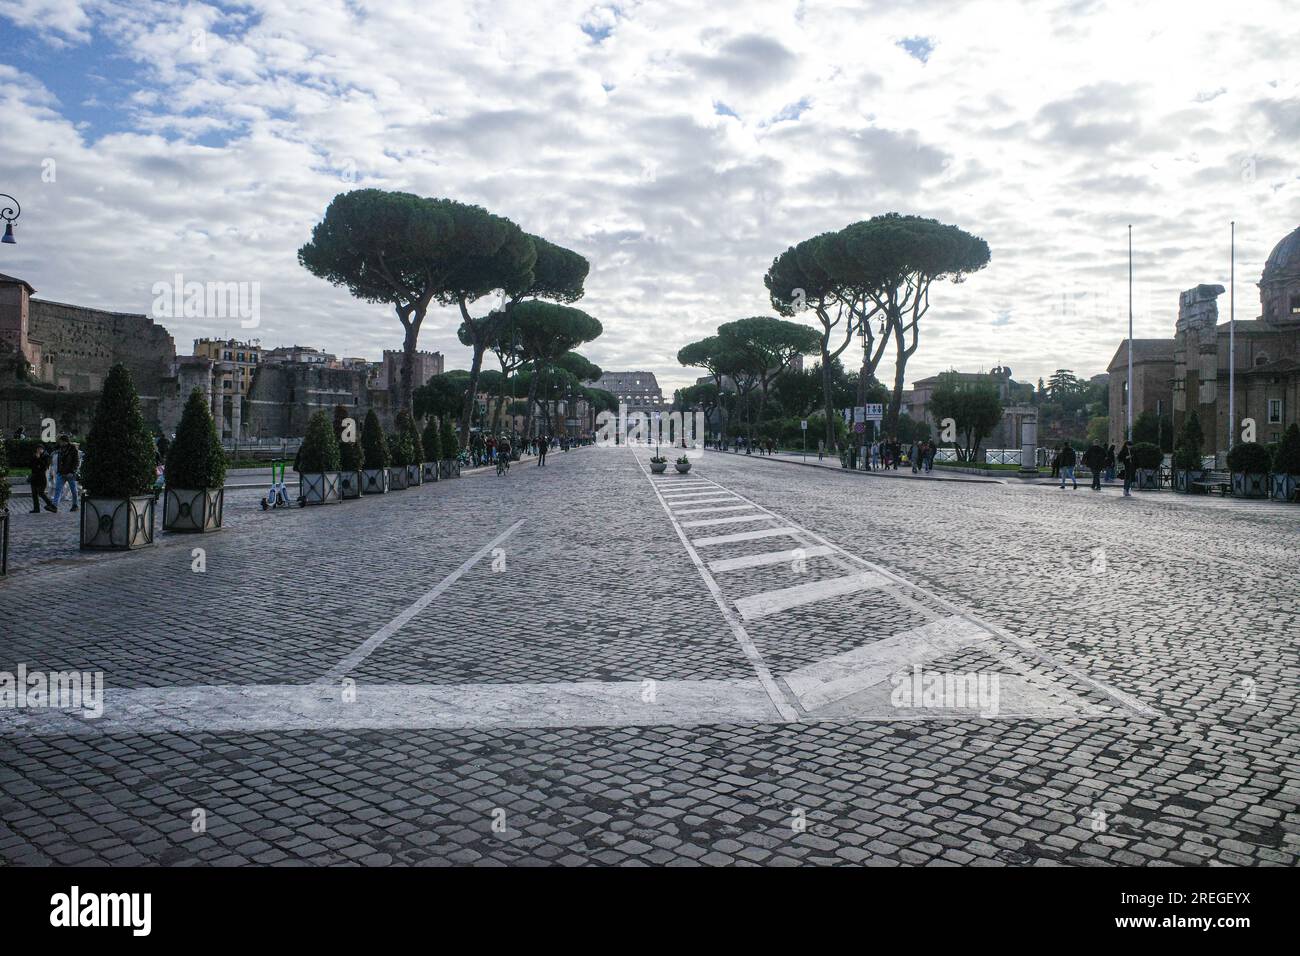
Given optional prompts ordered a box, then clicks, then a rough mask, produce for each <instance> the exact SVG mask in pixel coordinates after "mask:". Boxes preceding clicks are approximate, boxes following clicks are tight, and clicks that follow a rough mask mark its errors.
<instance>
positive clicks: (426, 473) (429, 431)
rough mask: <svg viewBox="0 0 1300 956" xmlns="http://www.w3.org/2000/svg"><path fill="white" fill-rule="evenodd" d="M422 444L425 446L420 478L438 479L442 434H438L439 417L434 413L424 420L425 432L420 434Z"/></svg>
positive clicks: (424, 479)
mask: <svg viewBox="0 0 1300 956" xmlns="http://www.w3.org/2000/svg"><path fill="white" fill-rule="evenodd" d="M420 445H421V446H422V447H423V448H424V460H423V461H422V462H420V478H421V479H422V480H423V481H437V480H438V459H440V458H441V457H442V454H441V451H440V449H441V448H442V436H440V435H439V434H438V419H437V418H435V417H434V416H433V415H430V416H428V417H427V418H426V419H425V420H424V434H423V435H421V436H420Z"/></svg>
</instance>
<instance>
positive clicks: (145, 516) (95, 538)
mask: <svg viewBox="0 0 1300 956" xmlns="http://www.w3.org/2000/svg"><path fill="white" fill-rule="evenodd" d="M156 505H157V502H156V501H155V500H154V496H153V495H135V496H134V497H131V498H91V497H90V496H88V495H83V496H82V498H81V546H82V547H83V548H87V549H92V548H93V549H96V550H110V551H129V550H132V549H134V548H144V547H148V546H149V545H151V544H153V522H154V510H155V506H156Z"/></svg>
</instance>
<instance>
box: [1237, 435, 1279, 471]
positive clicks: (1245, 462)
mask: <svg viewBox="0 0 1300 956" xmlns="http://www.w3.org/2000/svg"><path fill="white" fill-rule="evenodd" d="M1271 464H1272V462H1271V461H1269V454H1268V451H1267V450H1266V449H1265V448H1264V446H1263V445H1261V444H1259V442H1253V441H1244V442H1241V443H1240V444H1236V445H1233V446H1232V449H1231V450H1230V451H1229V452H1228V470H1229V471H1231V472H1233V473H1235V474H1249V475H1261V474H1265V473H1267V472H1268V469H1269V466H1270V465H1271Z"/></svg>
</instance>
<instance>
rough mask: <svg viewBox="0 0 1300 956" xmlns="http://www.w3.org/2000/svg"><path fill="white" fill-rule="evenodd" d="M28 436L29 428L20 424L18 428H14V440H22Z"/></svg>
mask: <svg viewBox="0 0 1300 956" xmlns="http://www.w3.org/2000/svg"><path fill="white" fill-rule="evenodd" d="M26 437H27V429H25V428H23V426H22V425H19V426H18V427H17V428H15V429H14V441H22V440H23V439H24V438H26Z"/></svg>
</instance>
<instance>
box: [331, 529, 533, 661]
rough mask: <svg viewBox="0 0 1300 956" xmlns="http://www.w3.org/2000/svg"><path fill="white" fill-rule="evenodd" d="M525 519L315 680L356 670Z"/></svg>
mask: <svg viewBox="0 0 1300 956" xmlns="http://www.w3.org/2000/svg"><path fill="white" fill-rule="evenodd" d="M524 521H525V519H523V518H520V519H519V520H518V521H516V522H515V523H514V524H512V525H511V526H510V527H509V528H506V530H505V531H502V532H501V533H500V534H499V535H497V536H496V537H495V538H493V539H492V540H491V541H489V542H488V543H487V544H485V545H483V547H481V548H479V549H478V550H477V551H475V552H474V553H473V554H472V555H470V557H469V558H468V559H467V560H466V561H465V563H464V564H462V565H461V566H460V567H458V568H457V569H456V570H455V571H453V572H451V574H449V575H447V576H446V577H445V578H443V579H442V580H441V581H439V582H438V583H437V584H436V585H434V587H433V588H431V589H430V590H428V591H426V592H425V593H424V594H422V595H421V596H420V597H419V599H418V600H416V602H415V603H414V604H412V605H411V606H410V607H408V608H407V609H406V610H404V611H402V612H401V613H400V614H398V615H397V617H395V618H393V619H392V620H391V621H389V622H388V623H387V624H385V625H384V626H383V627H381V628H380V629H379V630H377V631H375V633H373V634H371V635H370V636H369V637H368V638H366V639H365V640H364V641H363V642H362V643H361V644H360V646H358V647H357V648H356V650H354V651H353V652H352V653H351V654H349V655H348V656H347V657H345V658H343V660H341V661H339V662H338V663H337V664H335V665H334V666H333V667H331V668H330V669H329V670H328V671H326V672H325V673H324V674H322V675H321V676H320V677H319V678H317V680H316V683H317V684H332V683H335V682H336V681H338V680H341V679H342V678H343V677H345V676H346V675H347V674H348V673H350V672H351V671H354V670H356V668H357V667H358V666H359V665H360V664H361V662H362V661H364V660H365V659H366V658H367V657H369V656H370V655H371V654H373V653H374V652H375V651H377V650H378V649H379V646H380V645H381V644H383V643H384V641H386V640H388V639H389V638H390V637H392V636H393V635H394V634H396V633H397V632H398V631H399V630H400V629H401V628H402V625H404V624H406V623H407V622H408V621H409V620H411V618H413V617H415V615H417V614H419V613H420V612H421V611H423V610H424V609H425V608H426V607H428V606H429V605H430V604H432V603H433V602H434V600H435V599H436V598H437V597H438V595H440V594H442V593H443V592H444V591H446V590H447V589H448V588H449V587H451V586H452V585H453V584H455V583H456V582H457V581H458V580H460V577H461V575H463V574H464V573H465V572H466V571H468V570H469V569H470V568H472V567H474V565H475V564H477V563H478V562H479V561H480V560H482V558H483V556H484V555H486V554H487V553H488V552H490V551H491V550H492V549H493V548H495V547H496V546H497V545H499V544H500V543H501V542H502V541H504V540H505V539H506V538H508V537H510V536H511V535H512V534H514V533H515V532H516V531H518V530H519V529H520V528H521V527H523V524H524Z"/></svg>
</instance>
